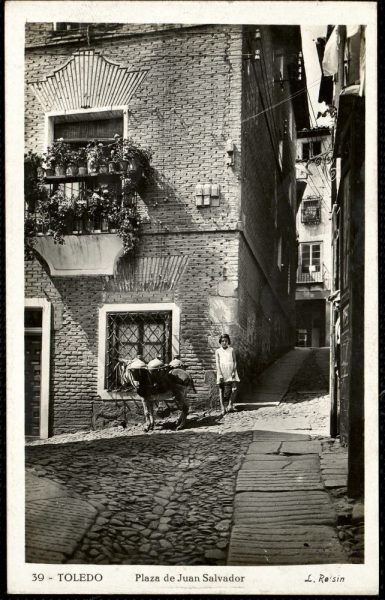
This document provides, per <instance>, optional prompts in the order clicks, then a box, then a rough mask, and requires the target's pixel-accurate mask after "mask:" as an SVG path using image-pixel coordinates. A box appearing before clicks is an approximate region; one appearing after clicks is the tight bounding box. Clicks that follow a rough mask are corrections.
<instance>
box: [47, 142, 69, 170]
mask: <svg viewBox="0 0 385 600" xmlns="http://www.w3.org/2000/svg"><path fill="white" fill-rule="evenodd" d="M47 155H48V157H49V159H50V162H51V163H52V162H53V163H54V165H55V175H56V176H57V177H63V176H64V175H65V174H66V169H67V166H68V164H69V162H70V160H71V155H72V148H71V146H70V145H69V144H66V143H65V142H64V140H63V138H60V139H59V140H57V141H56V142H54V143H53V144H52V145H51V146H50V147H49V148H48V151H47Z"/></svg>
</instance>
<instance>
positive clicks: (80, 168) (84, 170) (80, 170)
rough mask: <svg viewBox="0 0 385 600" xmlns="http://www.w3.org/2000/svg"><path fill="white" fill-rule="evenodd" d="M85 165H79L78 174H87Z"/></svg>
mask: <svg viewBox="0 0 385 600" xmlns="http://www.w3.org/2000/svg"><path fill="white" fill-rule="evenodd" d="M87 172H88V171H87V167H85V166H84V165H83V166H81V167H79V173H78V174H79V175H87Z"/></svg>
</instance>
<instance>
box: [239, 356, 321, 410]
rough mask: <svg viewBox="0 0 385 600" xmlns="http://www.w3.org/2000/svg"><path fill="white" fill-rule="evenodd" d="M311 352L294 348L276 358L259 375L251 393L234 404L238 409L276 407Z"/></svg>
mask: <svg viewBox="0 0 385 600" xmlns="http://www.w3.org/2000/svg"><path fill="white" fill-rule="evenodd" d="M312 352H313V349H312V348H294V349H293V350H290V351H289V352H287V353H286V354H284V355H283V356H281V357H280V358H278V360H276V361H275V362H274V363H273V364H272V365H270V366H269V367H268V368H267V369H265V370H264V371H263V372H262V373H261V375H260V377H259V379H258V381H257V383H256V385H255V387H254V389H253V391H252V392H249V393H248V394H247V395H245V396H244V397H243V398H242V399H240V400H242V401H240V402H238V403H236V404H237V405H238V406H239V407H242V406H245V405H246V406H247V405H256V404H257V405H258V404H259V405H266V404H268V405H273V406H274V405H278V404H279V403H280V402H281V400H282V398H283V397H284V395H285V394H286V392H287V390H288V389H289V386H290V383H291V381H292V379H293V377H294V376H295V374H296V373H297V371H298V370H299V369H300V368H301V366H302V364H303V362H304V361H305V360H306V359H307V358H308V357H309V356H310V355H311V354H312Z"/></svg>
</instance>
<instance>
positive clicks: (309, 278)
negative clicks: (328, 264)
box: [297, 267, 324, 283]
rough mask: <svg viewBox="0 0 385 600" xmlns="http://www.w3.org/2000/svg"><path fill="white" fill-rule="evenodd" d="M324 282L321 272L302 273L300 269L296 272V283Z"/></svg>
mask: <svg viewBox="0 0 385 600" xmlns="http://www.w3.org/2000/svg"><path fill="white" fill-rule="evenodd" d="M323 280H324V274H323V270H321V271H311V272H310V273H303V272H302V269H301V267H299V268H298V270H297V283H322V282H323Z"/></svg>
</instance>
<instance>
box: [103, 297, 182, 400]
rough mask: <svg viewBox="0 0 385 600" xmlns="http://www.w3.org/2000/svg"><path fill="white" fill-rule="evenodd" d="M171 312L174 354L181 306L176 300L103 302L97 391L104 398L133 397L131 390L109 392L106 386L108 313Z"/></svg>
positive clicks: (173, 352)
mask: <svg viewBox="0 0 385 600" xmlns="http://www.w3.org/2000/svg"><path fill="white" fill-rule="evenodd" d="M157 311H159V312H164V311H169V312H171V340H172V341H171V349H172V355H173V356H174V355H175V354H179V344H180V313H181V311H180V308H179V306H177V305H176V304H175V303H174V302H146V303H130V304H103V306H101V307H100V308H99V328H98V330H99V344H98V382H97V393H98V396H100V398H101V399H102V400H124V399H129V398H131V397H132V394H130V393H129V392H109V391H108V390H107V389H106V387H105V374H106V360H105V358H106V352H107V314H108V313H112V312H114V313H117V312H135V313H137V312H144V313H145V312H157Z"/></svg>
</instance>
